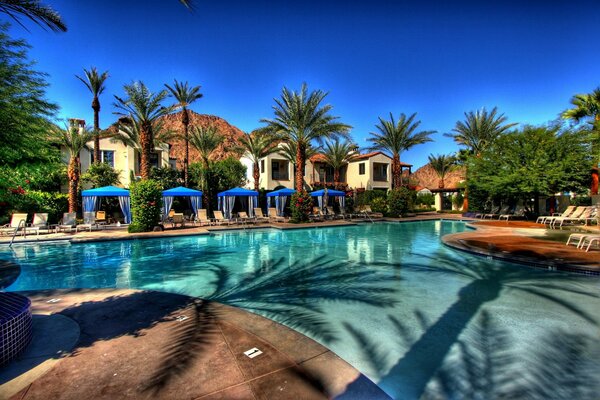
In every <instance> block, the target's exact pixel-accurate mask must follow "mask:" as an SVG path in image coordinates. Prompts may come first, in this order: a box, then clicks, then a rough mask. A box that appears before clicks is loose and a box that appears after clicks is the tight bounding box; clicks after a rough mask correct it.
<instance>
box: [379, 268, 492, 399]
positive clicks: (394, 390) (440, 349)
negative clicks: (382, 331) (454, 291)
mask: <svg viewBox="0 0 600 400" xmlns="http://www.w3.org/2000/svg"><path fill="white" fill-rule="evenodd" d="M501 290H502V285H501V283H500V282H498V281H497V280H490V279H485V280H475V281H473V282H471V283H470V284H468V285H467V286H465V287H464V288H462V289H461V291H460V294H459V299H458V301H456V302H455V303H454V304H453V305H452V306H451V307H450V308H449V309H448V310H447V311H446V312H445V313H444V315H442V316H441V317H440V318H439V319H438V320H437V321H436V322H435V323H434V324H433V325H432V326H430V327H429V328H428V329H427V331H425V333H423V335H422V336H421V337H420V338H419V340H417V341H416V342H415V343H414V344H413V345H412V346H411V347H410V349H409V350H408V351H407V352H406V353H405V354H404V356H403V357H402V358H401V359H400V360H399V361H398V362H397V363H396V365H394V366H393V367H392V369H391V370H390V371H389V372H388V374H387V375H386V376H385V377H383V378H382V379H381V381H380V382H379V386H380V387H382V388H383V389H384V390H385V391H386V392H387V393H391V394H392V395H393V396H394V397H395V398H398V399H420V398H421V396H422V395H423V393H424V391H425V388H426V386H427V384H428V383H429V381H430V380H431V378H433V376H434V375H435V373H436V371H437V370H438V369H439V368H440V367H441V366H442V364H443V362H444V359H445V358H446V356H447V355H448V353H449V352H450V349H451V348H452V346H453V345H454V344H455V343H456V341H457V340H458V337H459V336H460V334H461V333H462V331H463V330H464V329H465V328H466V327H467V326H468V324H469V322H470V321H471V319H473V317H474V316H475V315H477V312H478V311H479V310H480V309H481V307H482V306H483V305H484V304H485V303H487V302H490V301H492V300H494V299H496V298H497V297H498V296H499V295H500V291H501Z"/></svg>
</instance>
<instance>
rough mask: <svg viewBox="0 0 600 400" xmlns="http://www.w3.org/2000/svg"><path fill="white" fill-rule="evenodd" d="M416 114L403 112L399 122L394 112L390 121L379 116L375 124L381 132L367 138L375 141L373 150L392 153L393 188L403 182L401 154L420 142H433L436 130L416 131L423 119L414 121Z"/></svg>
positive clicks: (372, 133)
mask: <svg viewBox="0 0 600 400" xmlns="http://www.w3.org/2000/svg"><path fill="white" fill-rule="evenodd" d="M416 115H417V113H414V114H412V115H411V116H410V117H408V118H407V117H406V115H404V114H403V113H401V114H400V119H398V123H396V121H395V120H394V116H393V115H392V113H390V119H389V121H386V120H384V119H383V118H381V117H379V124H378V125H375V127H376V128H377V129H378V130H379V132H378V133H375V132H371V133H370V135H371V136H372V137H370V138H368V139H367V140H368V141H369V142H372V143H373V146H372V147H371V149H372V150H383V151H387V152H389V153H391V154H392V188H397V187H400V186H402V184H403V182H402V168H401V165H400V154H401V153H402V152H403V151H405V150H409V149H410V148H412V147H414V146H416V145H418V144H423V143H426V142H431V141H432V139H431V138H430V137H429V136H430V135H431V134H433V133H435V132H436V131H420V132H416V130H417V128H418V127H419V125H420V124H421V121H414V119H415V117H416Z"/></svg>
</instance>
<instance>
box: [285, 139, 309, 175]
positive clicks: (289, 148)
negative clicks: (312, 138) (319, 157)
mask: <svg viewBox="0 0 600 400" xmlns="http://www.w3.org/2000/svg"><path fill="white" fill-rule="evenodd" d="M279 152H280V153H281V155H282V156H283V158H285V159H286V160H288V161H289V162H290V164H292V165H293V166H294V170H296V165H297V164H298V163H297V162H296V156H297V155H298V151H297V148H296V143H292V142H287V143H284V144H283V145H281V146H279ZM315 154H317V149H316V148H314V147H313V146H312V145H308V146H307V147H306V149H305V150H304V155H305V157H306V159H307V160H309V159H310V158H311V157H312V156H314V155H315Z"/></svg>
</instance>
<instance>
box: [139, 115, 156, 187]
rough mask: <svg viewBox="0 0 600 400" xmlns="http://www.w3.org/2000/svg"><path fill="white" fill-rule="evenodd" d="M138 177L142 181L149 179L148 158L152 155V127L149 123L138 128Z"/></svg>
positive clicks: (143, 123) (144, 123)
mask: <svg viewBox="0 0 600 400" xmlns="http://www.w3.org/2000/svg"><path fill="white" fill-rule="evenodd" d="M140 147H141V148H142V151H141V155H140V156H141V159H140V175H141V176H142V179H149V178H150V167H151V165H150V156H151V154H152V150H153V149H152V125H151V124H150V123H149V122H142V124H141V126H140Z"/></svg>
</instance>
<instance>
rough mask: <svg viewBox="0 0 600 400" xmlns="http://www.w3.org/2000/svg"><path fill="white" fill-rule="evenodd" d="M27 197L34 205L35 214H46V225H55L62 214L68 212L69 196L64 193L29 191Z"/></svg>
mask: <svg viewBox="0 0 600 400" xmlns="http://www.w3.org/2000/svg"><path fill="white" fill-rule="evenodd" d="M27 195H28V196H29V198H31V199H32V200H33V201H34V202H35V204H36V209H35V212H45V213H48V223H50V224H55V223H57V222H58V221H59V220H60V219H61V218H62V215H63V213H65V212H67V211H68V210H69V195H68V194H66V193H48V192H39V191H31V192H28V193H27Z"/></svg>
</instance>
